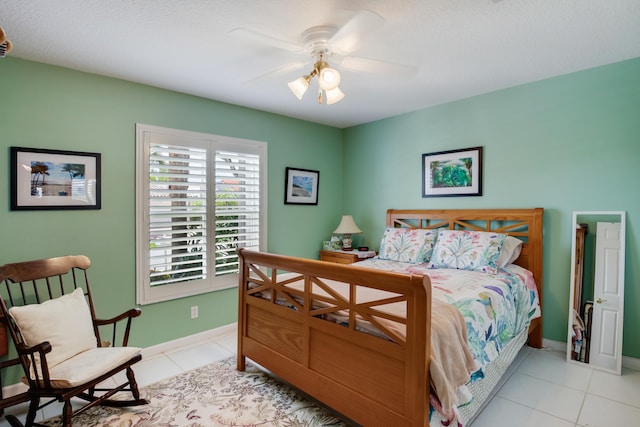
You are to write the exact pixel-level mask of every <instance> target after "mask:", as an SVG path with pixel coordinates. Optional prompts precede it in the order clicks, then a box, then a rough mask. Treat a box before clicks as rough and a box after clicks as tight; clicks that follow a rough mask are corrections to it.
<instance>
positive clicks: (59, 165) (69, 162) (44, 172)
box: [10, 147, 101, 210]
mask: <svg viewBox="0 0 640 427" xmlns="http://www.w3.org/2000/svg"><path fill="white" fill-rule="evenodd" d="M10 151H11V153H10V171H11V183H10V185H11V210H46V209H49V210H54V209H56V210H61V209H100V208H101V205H100V154H99V153H85V152H79V151H62V150H48V149H40V148H25V147H11V150H10Z"/></svg>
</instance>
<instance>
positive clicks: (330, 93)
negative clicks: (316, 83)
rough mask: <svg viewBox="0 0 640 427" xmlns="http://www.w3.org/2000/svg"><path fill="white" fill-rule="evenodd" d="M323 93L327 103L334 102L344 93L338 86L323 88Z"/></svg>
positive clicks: (340, 98) (339, 99)
mask: <svg viewBox="0 0 640 427" xmlns="http://www.w3.org/2000/svg"><path fill="white" fill-rule="evenodd" d="M325 93H326V95H327V104H335V103H336V102H339V101H341V100H342V98H344V93H342V91H341V90H340V88H339V87H336V88H334V89H331V90H325Z"/></svg>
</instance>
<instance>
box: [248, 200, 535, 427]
mask: <svg viewBox="0 0 640 427" xmlns="http://www.w3.org/2000/svg"><path fill="white" fill-rule="evenodd" d="M542 217H543V209H542V208H535V209H490V210H489V209H481V210H389V211H387V226H389V227H408V228H428V229H435V228H448V229H471V230H479V231H493V232H502V233H506V234H509V235H511V236H514V237H518V238H520V239H522V240H523V242H524V243H523V248H522V253H521V255H520V257H519V258H518V260H517V261H516V264H518V265H520V266H522V267H524V268H527V269H528V270H530V271H531V272H532V273H533V276H534V279H535V281H536V285H537V287H538V292H539V295H540V299H541V300H542ZM238 254H239V258H240V283H239V284H240V286H239V288H240V289H239V318H238V327H239V330H238V370H240V371H243V370H244V369H245V363H246V358H249V359H251V360H253V361H255V362H256V363H258V364H259V365H262V366H263V367H264V368H266V369H268V370H269V371H271V372H273V373H274V374H275V375H277V376H279V377H280V378H282V379H283V380H285V381H287V382H289V383H290V384H292V385H294V386H295V387H297V388H299V389H300V390H302V391H303V392H305V393H307V394H309V395H311V396H312V397H314V398H315V399H317V400H319V401H320V402H322V403H324V404H325V405H327V406H328V407H330V408H332V409H334V410H335V411H337V412H339V413H340V414H342V415H344V416H345V417H347V418H349V419H351V420H353V421H354V422H356V423H358V424H361V425H364V426H370V425H393V426H428V425H429V417H428V414H429V372H428V370H429V360H430V354H429V351H430V348H431V340H430V326H431V321H430V307H431V283H430V281H429V277H428V276H420V275H406V274H398V273H391V272H383V271H378V270H372V269H369V268H362V267H358V266H357V263H356V264H352V265H341V264H334V263H328V262H322V261H317V260H309V259H303V258H296V257H290V256H283V255H275V254H268V253H259V252H253V251H246V250H242V249H240V250H239V251H238ZM282 273H292V274H282ZM292 276H293V277H292ZM299 279H304V290H301V289H300V288H299V287H298V288H294V287H292V286H289V285H291V284H292V283H293V282H294V281H299ZM327 281H338V282H343V283H346V284H347V285H346V286H348V287H349V289H350V292H349V297H348V298H343V297H340V296H339V295H337V294H334V293H331V290H330V289H329V286H328V285H327ZM364 288H377V289H383V290H386V291H388V292H389V293H390V294H389V296H388V297H386V298H383V299H380V300H377V301H366V302H363V301H362V300H361V299H358V298H357V295H358V291H359V290H360V291H361V290H362V289H364ZM257 292H261V293H262V296H256V295H255V294H256V293H257ZM264 295H269V296H270V297H269V299H265V298H264ZM277 297H279V298H285V299H286V300H287V305H282V304H281V303H277ZM318 303H321V304H318ZM389 303H402V304H405V306H406V313H407V315H406V318H403V319H398V318H395V317H393V318H392V317H390V316H388V315H386V314H385V312H384V309H383V307H384V305H385V304H389ZM337 311H340V312H341V313H347V314H348V322H346V323H347V325H346V327H345V325H344V324H342V325H340V324H337V323H335V322H331V321H327V320H324V318H323V316H324V315H326V314H330V313H332V312H337ZM357 319H359V321H362V320H365V321H368V322H370V324H373V325H375V326H377V327H378V329H379V330H380V331H381V332H382V333H383V334H385V335H387V336H386V337H381V336H378V335H372V334H369V333H363V332H361V331H359V330H357V329H356V320H357ZM384 320H392V321H394V322H397V323H398V324H403V325H404V328H405V334H404V336H398V335H397V334H396V333H394V331H393V330H389V329H387V328H386V327H385V326H384V323H383V321H384ZM529 345H530V346H532V347H537V348H539V347H541V346H542V318H539V319H536V320H534V321H533V322H532V323H531V326H530V328H529Z"/></svg>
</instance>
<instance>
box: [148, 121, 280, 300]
mask: <svg viewBox="0 0 640 427" xmlns="http://www.w3.org/2000/svg"><path fill="white" fill-rule="evenodd" d="M158 140H161V141H167V142H166V143H167V144H170V145H177V146H184V147H191V148H204V149H206V152H207V156H206V162H207V167H206V169H207V172H206V183H207V185H206V200H207V208H206V223H207V228H206V230H205V232H206V235H207V241H206V248H207V250H206V253H207V255H206V256H207V258H206V261H205V262H206V265H207V274H206V278H205V279H198V280H189V281H184V282H179V283H171V284H167V285H162V286H151V280H150V274H149V272H150V270H151V269H150V255H149V247H150V238H149V235H150V221H149V210H150V185H149V175H150V158H149V156H150V150H149V146H150V144H152V143H158ZM161 143H164V142H161ZM220 150H223V151H228V152H234V153H245V154H256V155H258V156H259V191H260V194H259V214H258V218H259V250H260V251H264V250H265V248H266V247H267V244H266V236H267V234H266V227H267V218H266V210H267V188H268V186H267V143H266V142H264V141H254V140H248V139H240V138H233V137H227V136H221V135H214V134H208V133H201V132H193V131H186V130H180V129H172V128H164V127H159V126H153V125H146V124H140V123H137V124H136V303H137V304H140V305H146V304H152V303H157V302H162V301H169V300H173V299H178V298H184V297H188V296H193V295H200V294H204V293H208V292H214V291H218V290H222V289H228V288H232V287H235V286H237V285H238V274H237V273H232V274H225V275H223V276H218V277H216V274H215V244H216V238H215V231H216V228H215V227H216V217H215V208H216V203H215V202H216V174H215V161H216V152H217V151H220Z"/></svg>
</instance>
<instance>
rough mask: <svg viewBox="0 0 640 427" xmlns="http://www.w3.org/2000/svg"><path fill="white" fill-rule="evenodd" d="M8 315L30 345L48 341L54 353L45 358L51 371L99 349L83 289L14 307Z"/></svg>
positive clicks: (25, 341)
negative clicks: (79, 354) (72, 358)
mask: <svg viewBox="0 0 640 427" xmlns="http://www.w3.org/2000/svg"><path fill="white" fill-rule="evenodd" d="M9 315H10V316H11V317H12V318H13V320H15V322H16V324H17V325H18V329H20V333H21V334H22V338H23V339H24V343H25V344H26V345H27V346H33V345H36V344H40V343H42V342H44V341H49V343H50V344H51V353H48V354H47V356H46V357H47V364H48V365H49V367H50V368H52V367H54V366H56V365H57V364H59V363H61V362H63V361H65V360H67V359H69V358H70V357H73V356H75V355H76V354H78V353H81V352H83V351H85V350H89V349H92V348H95V347H97V344H96V336H95V334H94V331H93V323H92V320H91V312H90V311H89V306H88V305H87V301H86V299H85V296H84V293H83V291H82V289H76V290H75V291H73V292H72V293H70V294H67V295H63V296H61V297H59V298H55V299H52V300H49V301H45V302H43V303H42V304H29V305H25V306H21V307H11V308H10V309H9Z"/></svg>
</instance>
